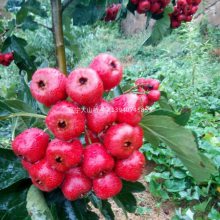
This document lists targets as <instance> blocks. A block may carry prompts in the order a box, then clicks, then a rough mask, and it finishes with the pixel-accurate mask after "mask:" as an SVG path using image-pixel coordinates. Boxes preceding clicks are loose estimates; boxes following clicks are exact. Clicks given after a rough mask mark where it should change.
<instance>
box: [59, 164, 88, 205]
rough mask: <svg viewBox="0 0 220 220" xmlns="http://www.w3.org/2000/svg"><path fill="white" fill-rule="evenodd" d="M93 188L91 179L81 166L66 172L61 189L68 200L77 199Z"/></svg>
mask: <svg viewBox="0 0 220 220" xmlns="http://www.w3.org/2000/svg"><path fill="white" fill-rule="evenodd" d="M91 189H92V182H91V180H90V179H89V178H88V177H87V176H85V175H84V173H83V172H82V169H81V167H75V168H72V169H71V170H69V171H68V172H67V173H66V174H65V178H64V181H63V184H62V186H61V190H62V192H63V194H64V196H65V197H66V198H67V199H68V200H71V201H73V200H76V199H79V198H81V197H82V196H84V195H85V194H86V193H88V192H89V191H90V190H91Z"/></svg>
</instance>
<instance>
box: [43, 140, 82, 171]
mask: <svg viewBox="0 0 220 220" xmlns="http://www.w3.org/2000/svg"><path fill="white" fill-rule="evenodd" d="M82 157H83V146H82V144H81V143H80V141H79V140H75V141H73V142H64V141H61V140H58V139H54V140H52V141H51V142H50V143H49V145H48V148H47V151H46V159H47V161H48V163H49V165H50V166H51V167H52V168H53V169H55V170H57V171H60V172H65V171H67V170H68V169H70V168H72V167H75V166H77V165H78V164H80V162H81V160H82Z"/></svg>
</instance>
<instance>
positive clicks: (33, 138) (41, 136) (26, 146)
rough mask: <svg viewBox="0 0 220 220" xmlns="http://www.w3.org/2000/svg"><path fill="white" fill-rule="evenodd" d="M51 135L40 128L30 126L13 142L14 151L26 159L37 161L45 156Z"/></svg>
mask: <svg viewBox="0 0 220 220" xmlns="http://www.w3.org/2000/svg"><path fill="white" fill-rule="evenodd" d="M48 142H49V135H48V134H47V133H45V132H44V131H42V130H41V129H38V128H30V129H27V130H25V131H23V132H22V133H21V134H19V135H18V136H17V137H16V138H15V139H14V141H13V142H12V149H13V151H14V153H15V154H16V155H17V156H18V157H21V158H23V159H24V160H25V161H28V162H30V163H35V162H37V161H38V160H41V159H42V158H43V157H44V156H45V152H46V148H47V145H48Z"/></svg>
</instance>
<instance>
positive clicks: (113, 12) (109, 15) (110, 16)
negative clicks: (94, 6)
mask: <svg viewBox="0 0 220 220" xmlns="http://www.w3.org/2000/svg"><path fill="white" fill-rule="evenodd" d="M120 8H121V4H113V5H111V6H109V7H108V8H107V9H106V12H105V14H106V16H105V18H104V20H105V21H107V22H108V21H114V20H115V19H116V17H117V14H118V11H119V10H120Z"/></svg>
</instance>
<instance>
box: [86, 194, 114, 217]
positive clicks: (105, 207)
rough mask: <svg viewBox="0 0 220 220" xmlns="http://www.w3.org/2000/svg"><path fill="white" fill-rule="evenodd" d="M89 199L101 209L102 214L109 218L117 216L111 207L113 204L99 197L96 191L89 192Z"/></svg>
mask: <svg viewBox="0 0 220 220" xmlns="http://www.w3.org/2000/svg"><path fill="white" fill-rule="evenodd" d="M89 199H90V201H91V202H92V204H93V205H94V207H95V208H97V209H99V211H100V212H101V214H102V215H103V216H104V217H105V219H107V220H114V219H115V216H114V213H113V211H112V208H111V204H110V203H109V202H108V201H107V200H101V199H99V198H98V197H97V196H96V195H95V194H94V193H90V194H89Z"/></svg>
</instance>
